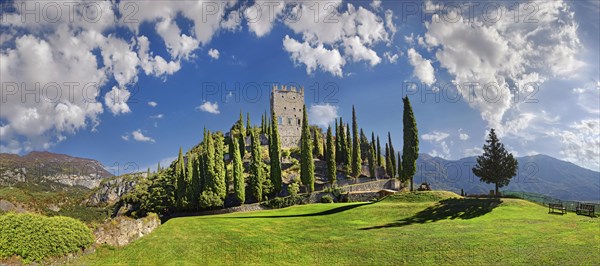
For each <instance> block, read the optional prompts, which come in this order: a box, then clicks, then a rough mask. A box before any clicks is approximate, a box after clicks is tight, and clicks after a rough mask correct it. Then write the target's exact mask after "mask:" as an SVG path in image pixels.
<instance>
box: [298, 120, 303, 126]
mask: <svg viewBox="0 0 600 266" xmlns="http://www.w3.org/2000/svg"><path fill="white" fill-rule="evenodd" d="M298 125H299V126H300V125H302V122H301V121H300V118H298Z"/></svg>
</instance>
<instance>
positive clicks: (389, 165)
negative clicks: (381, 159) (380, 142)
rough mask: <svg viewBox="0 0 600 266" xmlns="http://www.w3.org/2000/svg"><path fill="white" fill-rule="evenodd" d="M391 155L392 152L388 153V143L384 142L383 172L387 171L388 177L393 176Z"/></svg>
mask: <svg viewBox="0 0 600 266" xmlns="http://www.w3.org/2000/svg"><path fill="white" fill-rule="evenodd" d="M391 156H394V155H393V154H391V153H390V145H389V144H388V143H386V144H385V172H386V173H387V175H388V176H389V177H390V178H394V172H393V170H392V169H393V164H392V158H390V157H391Z"/></svg>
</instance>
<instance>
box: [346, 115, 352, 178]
mask: <svg viewBox="0 0 600 266" xmlns="http://www.w3.org/2000/svg"><path fill="white" fill-rule="evenodd" d="M345 130H346V154H345V155H346V165H345V168H346V173H347V174H348V175H352V135H351V134H352V133H351V132H350V124H348V123H346V129H345Z"/></svg>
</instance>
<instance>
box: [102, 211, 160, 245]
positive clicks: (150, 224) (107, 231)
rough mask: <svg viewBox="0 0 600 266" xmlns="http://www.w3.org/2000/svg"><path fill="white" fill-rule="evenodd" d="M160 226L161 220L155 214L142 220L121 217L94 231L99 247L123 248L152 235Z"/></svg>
mask: <svg viewBox="0 0 600 266" xmlns="http://www.w3.org/2000/svg"><path fill="white" fill-rule="evenodd" d="M158 226H160V219H159V218H158V215H156V214H153V213H151V214H148V216H146V217H144V218H140V219H133V218H129V217H125V216H119V217H117V218H115V219H111V220H108V221H107V222H105V223H104V224H102V225H101V226H99V227H98V228H97V229H96V231H94V235H95V236H96V244H98V245H103V244H106V245H110V246H117V247H122V246H125V245H128V244H129V243H131V242H132V241H134V240H136V239H138V238H140V237H143V236H145V235H147V234H149V233H151V232H152V231H154V229H156V228H158Z"/></svg>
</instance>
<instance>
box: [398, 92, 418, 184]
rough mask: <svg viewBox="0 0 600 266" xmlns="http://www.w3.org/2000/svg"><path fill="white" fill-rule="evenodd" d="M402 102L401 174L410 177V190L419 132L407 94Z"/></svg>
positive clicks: (414, 170)
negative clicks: (402, 142)
mask: <svg viewBox="0 0 600 266" xmlns="http://www.w3.org/2000/svg"><path fill="white" fill-rule="evenodd" d="M402 101H403V102H404V114H403V117H402V121H403V124H404V147H403V150H402V175H403V176H404V178H403V179H404V180H408V179H410V190H411V191H412V190H413V186H414V184H413V183H414V182H413V176H414V175H415V172H416V171H417V158H418V157H419V132H418V130H417V121H416V120H415V115H414V113H413V110H412V107H411V105H410V101H409V100H408V96H406V97H404V98H403V99H402Z"/></svg>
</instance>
